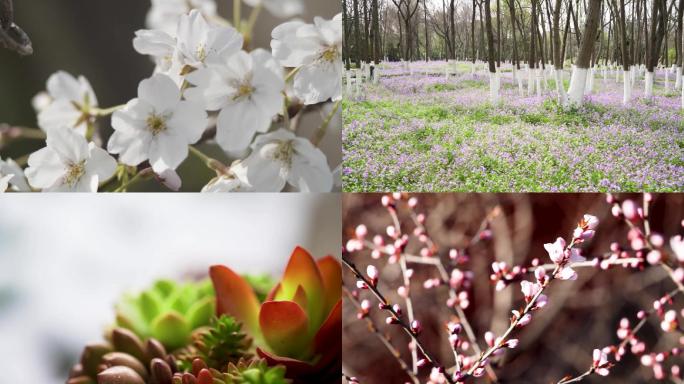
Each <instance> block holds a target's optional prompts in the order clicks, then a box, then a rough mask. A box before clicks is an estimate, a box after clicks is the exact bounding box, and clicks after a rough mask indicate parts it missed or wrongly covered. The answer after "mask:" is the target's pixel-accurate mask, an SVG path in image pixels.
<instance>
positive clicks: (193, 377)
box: [173, 359, 292, 384]
mask: <svg viewBox="0 0 684 384" xmlns="http://www.w3.org/2000/svg"><path fill="white" fill-rule="evenodd" d="M291 382H292V381H291V380H289V379H287V378H286V377H285V367H284V366H282V365H276V366H269V365H268V363H267V362H266V360H263V359H252V360H245V359H240V360H239V361H238V362H237V363H229V364H228V367H227V368H226V371H225V372H220V371H218V370H216V369H213V368H207V366H206V365H205V364H204V362H203V361H202V360H200V359H196V360H195V361H193V363H192V371H191V372H189V373H182V374H181V373H177V374H175V375H174V378H173V384H189V383H192V384H290V383H291Z"/></svg>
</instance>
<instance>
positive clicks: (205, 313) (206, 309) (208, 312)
mask: <svg viewBox="0 0 684 384" xmlns="http://www.w3.org/2000/svg"><path fill="white" fill-rule="evenodd" d="M215 303H216V300H215V299H214V298H213V297H205V298H204V299H201V300H200V301H198V302H196V303H195V304H193V305H192V306H191V307H190V309H188V311H187V314H186V316H187V320H188V323H189V324H190V327H191V328H192V329H196V328H199V327H201V326H203V325H205V324H208V323H209V321H210V320H211V317H212V316H213V315H214V311H215V310H216V304H215Z"/></svg>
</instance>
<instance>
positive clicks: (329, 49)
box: [271, 14, 343, 104]
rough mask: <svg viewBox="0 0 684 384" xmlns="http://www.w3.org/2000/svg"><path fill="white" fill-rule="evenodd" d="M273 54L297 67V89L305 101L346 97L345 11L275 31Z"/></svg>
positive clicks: (289, 23)
mask: <svg viewBox="0 0 684 384" xmlns="http://www.w3.org/2000/svg"><path fill="white" fill-rule="evenodd" d="M271 36H272V38H273V40H271V49H272V50H273V56H274V57H275V58H276V59H277V60H279V61H280V63H281V64H282V65H283V66H285V67H290V68H297V73H296V74H295V75H294V92H295V95H296V96H297V97H298V98H299V99H301V100H302V101H303V102H304V104H316V103H320V102H323V101H326V100H328V99H332V100H333V101H337V100H340V99H341V98H342V73H343V65H342V14H337V15H336V16H335V17H334V18H333V19H332V20H325V19H323V18H320V17H316V18H314V23H313V24H306V23H303V22H301V21H290V22H286V23H283V24H281V25H279V26H278V27H276V28H275V29H274V30H273V32H272V34H271Z"/></svg>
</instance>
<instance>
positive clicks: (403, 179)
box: [342, 62, 684, 192]
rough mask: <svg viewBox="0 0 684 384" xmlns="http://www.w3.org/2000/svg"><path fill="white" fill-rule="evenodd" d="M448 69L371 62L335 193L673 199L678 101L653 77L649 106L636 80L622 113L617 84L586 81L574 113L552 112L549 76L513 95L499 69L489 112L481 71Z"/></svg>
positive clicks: (353, 109)
mask: <svg viewBox="0 0 684 384" xmlns="http://www.w3.org/2000/svg"><path fill="white" fill-rule="evenodd" d="M450 66H451V68H452V71H451V72H452V73H450V76H449V78H448V79H447V78H446V75H445V68H446V64H445V63H444V62H435V63H430V64H425V63H422V64H413V69H412V72H413V74H410V73H409V72H408V71H406V70H405V69H402V68H401V65H400V64H398V63H397V64H383V65H381V77H380V79H379V81H378V83H377V84H364V86H363V88H362V91H361V92H358V93H357V92H355V90H354V88H353V87H352V89H351V92H349V95H348V96H347V97H345V101H344V103H343V110H344V114H343V115H344V117H343V118H344V130H343V138H342V141H343V155H344V168H343V170H342V174H343V184H344V189H345V190H346V191H349V192H352V191H396V190H406V191H526V192H527V191H610V190H613V191H614V190H620V191H638V190H653V191H681V190H684V181H683V180H684V118H683V116H682V112H681V108H680V103H681V99H680V95H679V94H678V93H675V92H674V91H672V90H668V89H666V88H665V86H664V85H665V84H664V72H663V71H660V72H658V74H657V77H656V79H657V80H656V86H655V96H654V98H653V100H647V99H645V98H643V97H641V94H642V93H643V90H642V87H641V82H640V81H637V83H636V85H635V88H634V93H633V97H634V99H633V100H632V103H631V105H629V106H627V107H624V106H623V105H622V84H621V83H616V81H615V76H612V77H608V76H607V78H606V79H604V77H603V76H602V74H601V73H600V72H597V73H596V74H595V80H594V91H593V93H592V94H590V95H587V96H586V102H585V103H584V105H583V106H581V107H579V108H574V109H570V110H563V109H562V108H559V106H558V105H557V104H556V102H555V100H554V95H555V93H554V91H553V90H554V89H555V84H554V82H553V80H552V79H551V78H550V79H549V81H548V88H547V90H546V91H545V92H544V93H543V94H542V96H541V97H538V96H536V95H533V96H530V97H528V96H527V95H525V96H523V97H521V96H520V95H519V90H518V84H517V82H516V81H514V80H513V76H512V72H510V67H509V68H508V71H507V72H504V73H503V76H502V79H501V92H502V98H501V99H502V102H501V104H499V105H492V104H491V103H490V102H489V101H488V95H489V93H488V92H489V88H488V87H489V80H488V77H487V74H486V72H482V71H481V70H480V69H478V70H477V71H476V72H475V73H471V69H470V64H465V63H457V64H456V65H454V64H453V63H452V64H450ZM504 70H506V68H504ZM569 77H570V76H569V74H566V76H565V79H566V83H567V79H569ZM673 83H674V81H673V77H672V75H670V83H669V85H670V89H671V88H672V86H673ZM566 87H567V84H566Z"/></svg>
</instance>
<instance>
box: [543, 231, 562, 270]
mask: <svg viewBox="0 0 684 384" xmlns="http://www.w3.org/2000/svg"><path fill="white" fill-rule="evenodd" d="M544 249H546V252H548V253H549V257H550V258H551V260H552V261H553V262H554V263H556V264H560V263H562V262H563V260H564V258H565V255H564V253H565V240H564V239H563V238H562V237H559V238H557V239H556V242H554V243H546V244H544Z"/></svg>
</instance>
